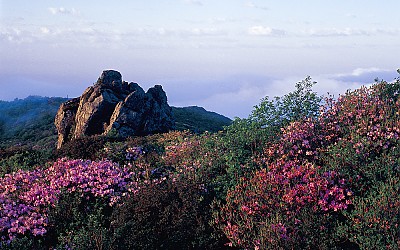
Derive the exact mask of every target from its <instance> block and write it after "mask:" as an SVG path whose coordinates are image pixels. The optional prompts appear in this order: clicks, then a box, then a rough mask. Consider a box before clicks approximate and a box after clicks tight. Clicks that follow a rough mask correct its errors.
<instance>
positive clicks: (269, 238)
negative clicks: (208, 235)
mask: <svg viewBox="0 0 400 250" xmlns="http://www.w3.org/2000/svg"><path fill="white" fill-rule="evenodd" d="M319 170H320V168H319V167H317V166H315V165H313V164H311V163H303V164H298V163H296V162H294V161H284V160H279V161H278V162H276V163H275V164H272V165H270V166H269V168H268V170H267V169H262V170H260V171H257V172H256V173H255V174H254V175H253V177H251V178H250V179H246V178H245V179H242V181H241V183H240V184H239V185H237V186H236V187H235V189H233V190H231V191H230V192H228V195H227V198H226V204H225V205H223V206H222V209H221V211H220V212H219V213H218V215H217V216H216V223H218V224H220V225H221V226H222V229H223V231H224V232H225V234H226V235H227V236H228V238H229V240H230V242H231V244H232V245H233V246H238V247H244V248H260V249H266V248H275V247H276V246H277V245H279V246H282V247H283V246H287V245H289V246H290V245H291V246H292V247H297V248H298V247H302V248H304V247H305V246H306V245H307V244H306V242H307V241H308V240H310V239H308V238H305V237H304V236H305V235H307V233H309V232H307V231H305V226H310V225H304V224H303V223H304V222H305V220H309V218H307V217H313V218H314V220H313V222H312V223H314V226H316V225H318V223H319V220H317V219H316V218H317V217H318V216H321V217H325V218H324V219H325V220H326V219H328V217H329V214H331V213H333V212H337V211H340V210H343V209H346V208H347V207H348V205H349V204H350V203H351V202H350V199H349V198H350V197H351V196H352V193H351V191H350V190H348V189H347V187H346V181H345V180H344V179H341V178H340V176H339V175H338V174H337V173H336V172H325V173H322V174H321V173H320V171H319ZM318 226H319V227H320V228H319V229H320V233H321V234H322V233H324V231H325V233H326V232H328V228H327V226H326V225H324V224H323V223H321V224H320V225H318ZM306 229H307V230H310V228H308V227H306ZM313 243H314V244H315V242H313ZM311 246H312V245H308V247H311Z"/></svg>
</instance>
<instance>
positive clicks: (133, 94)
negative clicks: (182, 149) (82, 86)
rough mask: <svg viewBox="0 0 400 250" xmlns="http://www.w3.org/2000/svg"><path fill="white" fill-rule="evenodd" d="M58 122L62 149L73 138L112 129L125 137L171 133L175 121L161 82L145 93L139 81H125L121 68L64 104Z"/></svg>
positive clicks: (106, 71)
mask: <svg viewBox="0 0 400 250" xmlns="http://www.w3.org/2000/svg"><path fill="white" fill-rule="evenodd" d="M55 125H56V128H57V131H58V144H57V147H58V148H60V147H61V146H62V145H63V144H64V143H66V142H67V141H68V140H70V139H76V138H79V137H81V136H88V135H89V136H90V135H98V134H108V133H109V132H110V131H112V130H113V131H114V130H115V132H117V134H118V135H119V136H122V137H127V136H133V135H147V134H152V133H162V132H167V131H169V130H171V129H174V128H175V120H174V118H173V115H172V108H171V107H170V106H169V105H168V102H167V95H166V93H165V92H164V90H163V89H162V86H161V85H156V86H154V87H152V88H150V89H149V90H148V91H147V93H145V92H144V91H143V89H142V88H141V87H140V86H139V85H138V84H137V83H127V82H123V81H122V76H121V73H119V72H118V71H115V70H105V71H103V73H102V74H101V76H100V77H99V79H98V80H97V82H96V84H95V85H94V86H90V87H88V88H87V89H86V90H85V91H84V92H83V94H82V96H80V97H79V98H76V99H73V100H71V101H68V102H66V103H64V104H62V105H61V106H60V108H59V110H58V112H57V116H56V119H55Z"/></svg>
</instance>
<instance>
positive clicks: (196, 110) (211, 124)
mask: <svg viewBox="0 0 400 250" xmlns="http://www.w3.org/2000/svg"><path fill="white" fill-rule="evenodd" d="M172 110H173V113H174V116H175V124H176V128H177V130H190V131H193V132H195V133H203V132H205V131H209V132H217V131H219V130H221V128H222V127H223V126H228V125H230V124H231V123H232V120H231V119H229V118H227V117H225V116H223V115H220V114H218V113H215V112H210V111H207V110H205V109H204V108H202V107H197V106H190V107H179V108H178V107H172Z"/></svg>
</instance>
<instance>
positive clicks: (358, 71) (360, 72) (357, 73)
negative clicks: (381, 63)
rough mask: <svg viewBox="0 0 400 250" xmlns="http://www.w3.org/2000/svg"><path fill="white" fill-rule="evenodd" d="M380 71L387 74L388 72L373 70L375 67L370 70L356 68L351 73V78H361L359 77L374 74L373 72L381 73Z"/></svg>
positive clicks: (378, 69)
mask: <svg viewBox="0 0 400 250" xmlns="http://www.w3.org/2000/svg"><path fill="white" fill-rule="evenodd" d="M382 71H385V72H387V71H389V70H386V69H380V68H375V67H372V68H357V69H355V70H353V72H351V75H352V76H361V75H364V74H368V73H375V72H382Z"/></svg>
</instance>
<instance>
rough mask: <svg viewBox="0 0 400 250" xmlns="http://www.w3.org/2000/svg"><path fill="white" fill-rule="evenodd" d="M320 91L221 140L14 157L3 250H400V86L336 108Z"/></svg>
mask: <svg viewBox="0 0 400 250" xmlns="http://www.w3.org/2000/svg"><path fill="white" fill-rule="evenodd" d="M313 85H314V82H312V80H311V79H310V78H306V79H305V80H303V81H302V82H299V83H298V84H297V85H296V90H295V91H293V92H291V93H289V94H287V95H285V96H283V97H281V98H275V99H272V100H270V99H268V98H264V99H263V100H262V101H261V103H260V104H259V105H257V106H256V107H254V110H253V112H252V114H251V115H250V116H249V117H248V118H246V119H235V120H234V121H233V124H232V125H230V126H228V127H226V128H225V129H224V130H223V131H220V132H217V133H204V134H193V133H191V132H188V131H180V132H179V131H174V132H170V133H166V134H157V135H150V136H146V137H132V138H128V139H126V140H122V141H121V140H113V139H112V138H108V139H104V138H101V137H98V136H93V137H86V138H82V139H81V141H76V143H70V144H68V145H65V146H64V148H63V149H61V150H60V151H59V152H58V153H57V155H53V156H52V157H53V158H60V159H58V160H55V159H52V158H49V159H50V160H49V163H48V164H39V165H38V166H37V167H33V166H32V165H28V166H27V167H26V168H25V169H23V170H19V171H14V172H10V171H9V168H8V167H7V163H8V162H6V163H4V162H3V163H2V164H0V166H1V167H2V177H1V178H0V200H1V203H2V204H3V205H2V208H1V210H0V237H1V243H0V248H2V249H54V248H57V249H59V248H71V249H177V248H179V249H231V248H237V249H314V248H315V249H368V248H374V249H398V248H399V247H400V228H399V223H400V222H399V218H400V203H399V201H400V193H399V190H400V182H399V180H400V168H399V165H400V162H399V159H400V150H399V145H400V114H399V109H400V98H399V93H400V79H396V80H395V82H393V83H387V82H385V81H379V82H376V83H375V84H374V85H372V86H370V87H368V88H367V87H361V88H360V89H357V90H354V91H348V92H347V93H345V94H343V95H341V96H340V97H339V98H337V99H333V98H331V97H326V98H322V97H320V96H318V95H317V94H316V93H315V92H313V91H312V86H313ZM89 148H90V149H91V151H89V150H82V149H89ZM83 151H87V152H83ZM65 156H68V157H67V158H65ZM25 157H26V158H29V157H30V155H25ZM63 157H64V158H63ZM80 157H82V158H86V159H77V158H80ZM32 158H34V159H36V158H37V157H36V156H32ZM42 158H43V159H44V158H45V157H44V156H42ZM25 161H27V162H29V161H30V160H27V159H25Z"/></svg>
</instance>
